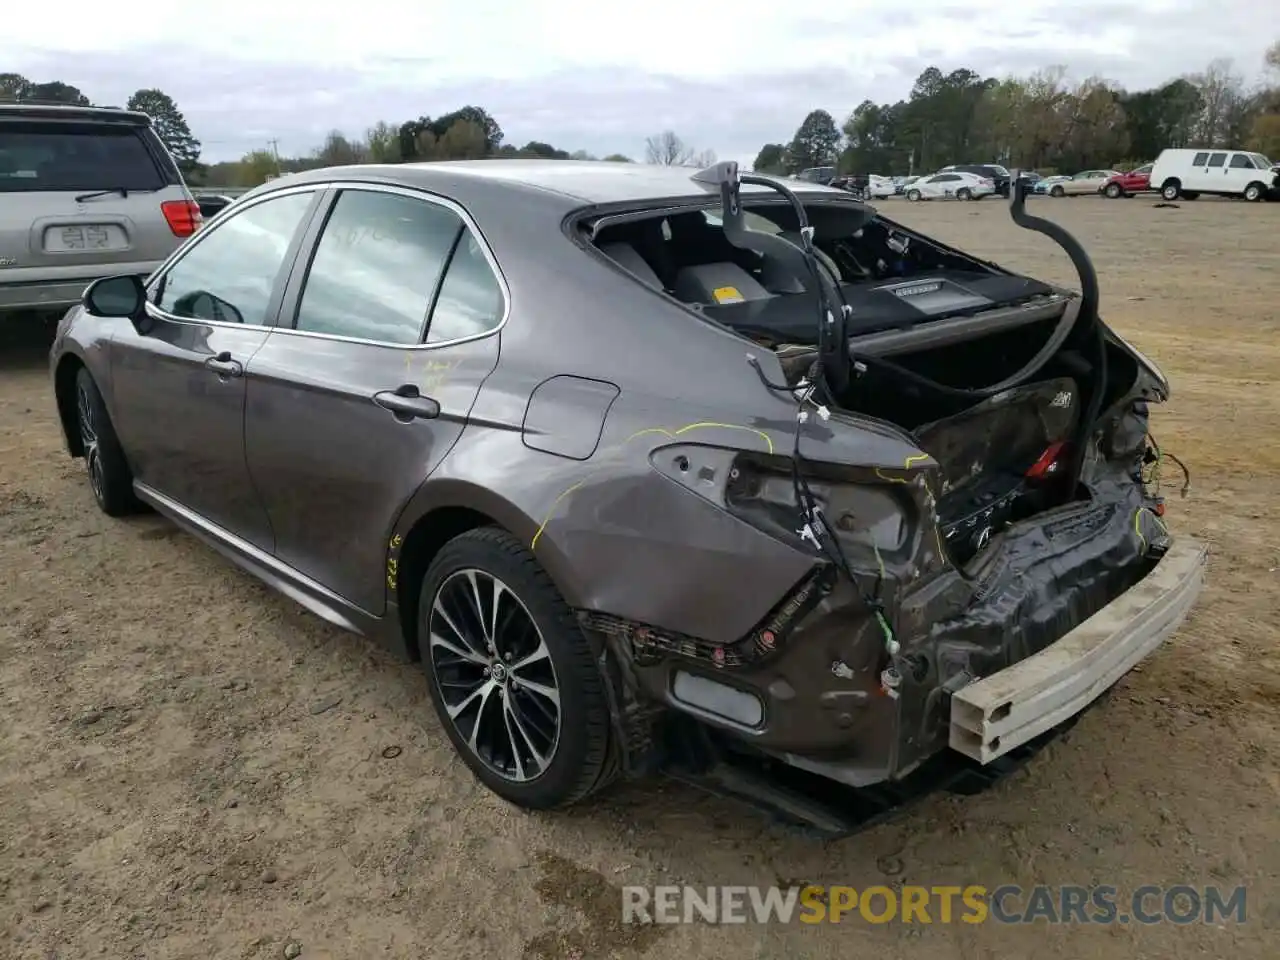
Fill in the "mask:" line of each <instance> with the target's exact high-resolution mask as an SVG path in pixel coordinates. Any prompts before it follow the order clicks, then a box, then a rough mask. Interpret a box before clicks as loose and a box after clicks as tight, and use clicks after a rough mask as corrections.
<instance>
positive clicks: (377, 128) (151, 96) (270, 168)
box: [0, 73, 715, 187]
mask: <svg viewBox="0 0 1280 960" xmlns="http://www.w3.org/2000/svg"><path fill="white" fill-rule="evenodd" d="M3 100H11V101H28V102H30V101H39V102H44V103H65V104H70V105H73V106H85V107H87V106H92V105H93V104H92V102H91V101H90V99H89V97H87V96H86V95H85V94H84V93H83V92H82V91H80V90H79V89H78V88H77V87H74V86H72V85H70V84H67V83H63V82H61V81H50V82H47V83H37V82H35V81H32V80H29V79H28V78H26V77H24V76H22V75H21V74H17V73H2V74H0V101H3ZM126 106H127V108H128V109H130V110H140V111H142V112H143V113H146V114H148V115H149V116H150V117H151V119H152V123H153V125H154V127H155V130H156V133H157V134H158V135H159V137H160V139H161V140H162V141H164V143H165V146H167V147H168V148H169V152H170V153H172V154H173V156H174V159H175V160H176V161H177V163H178V167H179V169H181V170H182V172H183V175H184V177H185V178H186V179H187V181H188V182H189V183H191V184H193V185H197V186H221V187H254V186H257V185H258V184H260V183H264V182H266V181H267V180H268V179H270V178H271V177H274V176H280V175H282V174H286V173H298V172H301V171H303V170H312V169H316V168H319V167H328V166H335V165H339V164H350V163H412V162H420V161H425V160H478V159H487V158H516V159H538V160H596V159H603V160H611V161H616V162H620V163H631V162H633V161H632V160H631V158H630V157H627V156H624V155H623V154H620V153H614V154H610V155H608V156H606V157H603V158H598V157H595V156H592V155H591V154H589V153H587V152H586V151H585V150H575V151H573V152H570V151H568V150H562V149H560V148H558V147H554V146H552V145H551V144H549V143H545V142H543V141H541V140H530V141H529V142H528V143H526V144H525V145H524V146H522V147H517V146H515V145H514V144H510V143H505V142H504V139H505V135H504V134H503V131H502V127H501V126H500V125H499V124H498V121H497V120H495V119H494V118H493V117H492V116H491V115H490V114H489V113H488V111H486V110H484V109H483V108H482V107H476V106H465V107H461V108H460V109H457V110H454V111H452V112H450V113H445V114H442V115H441V116H438V117H435V118H432V117H429V116H420V117H418V118H417V119H414V120H406V121H404V122H402V123H398V124H397V123H389V122H386V121H381V122H379V123H376V124H374V125H373V126H372V127H370V128H369V129H368V130H366V131H365V133H364V136H362V137H349V136H347V135H346V134H345V133H343V132H342V131H341V130H331V131H330V132H329V133H328V134H327V135H326V136H325V138H324V142H323V143H321V144H320V145H319V146H318V147H316V148H315V149H313V150H311V151H310V152H308V153H306V154H305V155H302V156H294V157H290V156H280V155H279V154H278V153H277V152H276V151H275V150H268V149H266V146H265V144H264V147H263V149H260V150H252V151H250V152H249V153H246V154H245V155H244V156H242V157H241V158H240V159H239V160H230V161H222V162H219V163H212V164H203V163H201V162H200V153H201V144H200V141H199V140H197V139H196V138H195V137H194V136H192V134H191V130H190V128H189V127H188V125H187V121H186V119H185V118H184V117H183V115H182V111H180V110H179V109H178V106H177V104H176V103H175V102H174V101H173V98H172V97H170V96H168V95H167V94H165V93H164V92H163V91H161V90H157V89H147V90H139V91H137V92H136V93H134V94H133V96H131V97H130V98H129V101H128V103H127V104H126ZM645 161H646V162H647V163H659V164H671V165H682V166H692V165H698V166H707V165H709V164H712V163H714V162H715V153H713V152H712V151H710V150H701V151H700V150H696V149H695V148H693V147H692V146H690V145H689V144H687V143H685V141H684V140H682V139H681V138H680V137H679V136H678V135H677V134H676V133H675V132H674V131H671V130H664V131H662V132H661V133H657V134H654V135H653V136H651V137H648V138H647V139H646V141H645Z"/></svg>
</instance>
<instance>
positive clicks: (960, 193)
mask: <svg viewBox="0 0 1280 960" xmlns="http://www.w3.org/2000/svg"><path fill="white" fill-rule="evenodd" d="M956 199H957V200H972V199H973V194H972V193H971V192H970V191H969V188H968V187H961V188H960V189H959V190H957V191H956Z"/></svg>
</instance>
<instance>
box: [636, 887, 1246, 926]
mask: <svg viewBox="0 0 1280 960" xmlns="http://www.w3.org/2000/svg"><path fill="white" fill-rule="evenodd" d="M1245 899H1246V898H1245V888H1244V887H1233V888H1222V887H1214V886H1206V887H1195V886H1190V885H1187V884H1177V885H1173V886H1157V885H1154V884H1149V885H1143V886H1139V887H1136V888H1134V889H1133V890H1132V891H1131V892H1128V893H1124V892H1121V891H1120V889H1119V888H1118V887H1114V886H1107V885H1099V886H1075V885H1063V886H1034V887H1026V888H1024V887H1020V886H1016V885H1012V884H1005V885H1001V886H997V887H986V886H981V885H976V884H974V885H970V886H966V887H960V886H928V887H926V886H911V885H907V886H903V887H902V888H901V889H894V888H891V887H886V886H871V887H864V888H857V887H844V886H830V887H822V886H806V887H753V886H718V887H716V886H713V887H690V886H684V887H681V886H658V887H636V886H631V887H623V888H622V922H623V923H697V922H702V923H761V924H764V923H783V924H786V923H793V922H799V923H841V922H861V923H921V924H935V923H940V924H949V923H968V924H976V923H992V922H994V923H1048V924H1114V923H1120V924H1128V923H1137V924H1155V923H1173V924H1188V923H1213V924H1217V923H1228V922H1230V923H1244V922H1245Z"/></svg>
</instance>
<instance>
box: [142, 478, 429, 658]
mask: <svg viewBox="0 0 1280 960" xmlns="http://www.w3.org/2000/svg"><path fill="white" fill-rule="evenodd" d="M133 490H134V493H136V494H137V495H138V499H140V500H142V501H144V502H145V503H147V504H149V505H150V506H152V507H154V508H155V509H156V511H157V512H158V513H160V514H161V515H162V516H164V517H166V518H168V519H169V520H172V521H173V522H174V523H175V524H177V525H178V526H179V527H181V528H182V529H183V530H185V531H186V532H187V533H190V534H192V535H194V536H196V537H198V538H199V539H201V540H203V541H204V542H205V543H207V544H208V545H209V546H211V547H212V548H213V549H214V550H216V551H218V553H220V554H222V555H223V556H224V557H226V558H227V559H228V560H230V561H231V562H232V563H234V564H235V565H236V566H237V567H239V568H240V569H242V570H244V571H246V572H248V573H251V574H253V575H254V576H255V577H257V578H258V579H259V580H261V581H263V582H264V583H266V584H267V585H268V586H270V587H272V588H274V589H275V590H278V591H279V592H280V593H282V594H284V595H285V596H286V597H288V598H289V599H290V600H293V601H295V602H296V603H299V604H301V605H302V606H303V607H305V608H306V609H307V610H309V611H310V612H311V613H314V614H315V615H316V616H317V617H320V618H321V619H322V620H326V621H328V622H329V623H331V624H333V625H334V626H336V627H341V628H342V629H343V630H349V631H351V632H352V633H358V634H360V635H361V636H365V637H368V638H369V639H371V640H373V641H375V642H376V643H379V644H381V645H382V646H384V647H386V648H387V649H388V650H389V651H390V652H392V653H393V654H395V655H396V656H398V657H399V658H400V659H402V660H409V659H410V657H409V652H408V649H407V647H406V645H405V642H404V638H403V636H402V635H401V632H400V628H399V623H400V619H399V616H398V611H397V609H396V608H395V606H394V605H390V606H389V607H388V609H387V613H386V614H385V615H384V616H381V617H379V616H376V615H374V614H372V613H369V612H368V611H367V610H362V609H361V608H360V607H357V606H355V605H354V604H351V603H349V602H347V601H346V600H344V599H342V597H340V596H338V595H337V594H336V593H334V592H333V591H332V590H329V589H328V588H327V587H325V586H323V585H322V584H319V583H317V582H316V581H314V580H312V579H310V578H309V577H305V576H303V575H302V574H301V573H299V572H298V571H297V570H294V569H293V568H292V567H291V566H289V565H288V564H286V563H282V562H281V561H280V560H277V559H276V558H275V557H273V556H271V555H270V554H269V553H266V552H265V551H263V550H261V549H259V548H258V547H255V546H254V545H253V544H251V543H249V542H248V541H246V540H243V539H241V538H240V537H237V536H236V535H235V534H233V533H230V532H228V531H226V530H224V529H223V528H222V527H220V526H218V525H217V524H215V523H211V522H210V521H208V520H206V519H205V518H204V517H202V516H200V514H198V513H196V512H194V511H193V510H190V509H188V508H187V507H184V506H183V505H182V504H180V503H178V502H177V501H176V500H172V499H170V498H169V497H166V496H165V495H164V494H162V493H160V492H159V491H157V490H154V489H152V488H151V487H148V486H147V485H146V484H144V483H139V482H138V481H136V480H135V481H134V484H133Z"/></svg>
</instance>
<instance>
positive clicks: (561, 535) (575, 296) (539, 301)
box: [398, 197, 919, 641]
mask: <svg viewBox="0 0 1280 960" xmlns="http://www.w3.org/2000/svg"><path fill="white" fill-rule="evenodd" d="M463 202H464V205H466V206H467V207H468V209H470V210H471V212H472V214H473V216H475V217H476V219H477V220H478V222H479V223H480V225H481V228H482V229H483V230H484V231H485V234H486V237H487V238H488V239H489V241H490V244H491V245H492V247H493V250H494V253H495V256H496V257H497V259H498V262H499V263H500V264H501V266H502V269H503V272H504V274H505V275H506V277H507V281H508V284H509V285H510V288H511V292H512V312H511V316H510V319H509V320H508V322H507V325H506V327H505V328H504V329H503V331H502V333H501V337H502V340H501V356H500V360H499V363H498V366H497V368H496V369H495V371H494V372H493V374H492V375H491V376H490V377H489V378H488V380H486V382H485V384H484V386H483V388H482V389H481V391H480V395H479V397H478V398H477V400H476V404H475V406H474V407H473V408H472V413H471V418H470V422H469V425H468V427H467V429H466V430H465V431H464V432H463V435H462V437H461V439H460V440H459V441H458V443H457V445H456V446H455V447H454V448H453V449H452V450H451V451H450V453H449V455H448V457H447V458H446V459H445V461H444V463H443V464H441V466H440V468H439V469H438V470H437V471H436V473H435V474H434V475H433V476H432V477H431V478H430V479H429V480H428V481H427V482H426V483H425V484H424V485H423V487H422V488H421V489H420V490H419V492H418V494H417V495H416V496H415V497H414V499H413V501H412V502H411V503H410V505H409V508H408V509H407V510H406V511H405V513H404V515H403V517H402V520H401V523H400V524H399V525H398V528H399V530H400V531H402V532H403V531H406V530H407V529H409V528H410V527H411V526H412V525H413V523H414V522H415V520H416V519H417V518H418V517H421V516H423V515H424V514H426V513H427V512H429V511H430V510H432V509H438V508H439V507H442V506H466V507H470V508H471V509H475V510H480V511H481V512H484V513H486V514H487V515H489V516H491V517H493V518H494V519H495V520H498V521H499V522H501V523H503V525H504V526H506V527H507V528H508V529H509V530H511V531H512V532H513V533H514V534H515V535H516V536H518V537H519V538H520V539H521V540H523V541H524V542H525V543H526V544H527V545H528V546H529V547H530V548H531V549H532V550H533V552H534V555H535V556H536V557H537V558H538V560H539V561H540V562H541V563H542V564H543V566H544V567H545V568H546V569H547V571H548V573H549V575H550V576H551V577H552V579H553V580H554V581H555V582H556V584H557V586H558V587H559V589H560V590H561V592H562V593H563V594H564V596H565V598H566V600H567V601H568V602H569V603H570V604H571V605H573V606H575V607H580V608H585V609H591V610H599V611H604V612H609V613H613V614H615V615H618V616H624V617H628V618H630V619H634V620H638V621H641V622H645V623H649V624H652V625H654V626H659V627H664V628H666V629H668V630H674V631H678V632H681V633H688V634H692V635H696V636H700V637H703V638H706V639H711V640H724V641H728V640H734V639H738V638H739V637H741V636H742V635H744V634H745V633H747V632H748V630H749V629H750V628H751V627H752V626H754V624H755V623H756V622H758V621H759V620H760V619H761V618H762V617H763V616H764V614H765V613H766V612H767V611H768V610H769V608H770V607H772V606H773V605H774V604H775V603H776V602H777V601H778V600H779V599H780V598H781V596H782V594H783V593H785V591H786V590H787V589H789V588H790V587H792V586H793V585H794V584H795V583H796V581H798V580H799V579H800V578H801V577H802V576H803V575H804V573H805V572H806V571H807V570H808V569H810V567H811V566H812V564H813V561H814V557H813V555H812V554H810V553H808V552H807V551H799V550H796V549H793V548H792V547H791V546H789V545H787V544H784V543H783V542H781V541H779V540H777V539H775V538H773V537H772V536H770V535H767V534H765V533H762V532H761V531H759V530H757V529H755V528H754V527H752V526H751V525H749V524H747V523H744V522H743V521H740V520H738V519H737V518H735V517H733V516H731V515H730V514H729V513H728V512H727V511H726V510H725V509H724V506H723V503H722V499H721V491H722V489H723V484H724V482H725V481H726V479H727V472H728V465H729V460H730V459H731V457H732V455H733V453H734V452H736V451H738V450H748V451H756V452H759V453H763V454H768V453H774V454H782V453H786V452H789V451H790V449H791V445H792V443H793V439H794V427H795V413H796V409H795V403H794V401H793V400H790V399H789V398H787V399H783V398H780V397H779V396H778V395H777V394H775V393H773V392H771V391H770V390H768V389H767V388H766V387H765V386H764V385H763V384H762V383H761V382H760V379H759V377H758V376H757V375H756V373H755V372H754V371H753V370H752V368H751V366H750V365H749V364H748V363H747V357H748V356H749V355H750V356H754V357H756V358H757V359H758V361H759V362H760V365H761V367H762V369H763V370H764V371H765V373H766V375H767V376H768V377H769V378H770V379H772V380H773V381H774V382H777V381H780V380H781V379H782V372H781V369H780V367H779V365H778V362H777V359H776V357H775V356H774V355H773V354H772V352H771V351H769V350H767V349H764V348H761V347H757V346H755V345H754V344H751V343H748V342H747V341H745V340H743V339H741V338H740V337H737V336H735V335H733V334H731V333H728V332H727V331H724V330H722V329H719V328H716V327H714V326H712V325H711V324H709V323H707V322H705V321H701V320H699V319H698V318H697V317H695V316H693V315H691V314H690V313H689V312H688V311H686V310H684V309H683V308H681V307H679V306H676V305H675V304H674V303H672V302H670V301H668V300H666V299H665V298H663V297H661V296H659V295H657V294H655V293H653V292H652V291H651V290H649V289H648V288H646V287H644V286H642V285H641V284H640V283H639V282H638V281H636V280H634V279H633V278H631V277H630V276H629V275H627V274H625V273H623V272H622V271H621V270H620V269H617V268H615V267H614V266H612V265H611V264H610V263H608V262H606V261H604V260H603V258H597V257H596V256H594V255H593V254H591V253H588V252H586V251H584V250H583V249H581V248H580V247H578V246H577V245H576V244H575V243H574V242H573V241H572V240H570V239H569V237H568V236H566V235H565V234H564V233H563V232H561V231H560V230H558V229H552V230H549V229H548V223H547V218H548V217H550V216H552V213H551V211H550V210H548V209H540V206H541V205H540V204H539V203H538V202H537V201H536V200H533V199H530V200H527V201H526V206H524V207H523V208H521V207H516V206H513V205H507V206H505V208H502V209H498V208H488V207H486V205H485V198H483V197H477V198H476V199H475V200H474V201H471V202H468V201H467V200H466V199H464V200H463ZM548 206H549V204H548ZM559 219H560V217H559V216H556V217H555V219H554V220H552V225H553V226H557V227H558V225H559V223H558V222H559ZM549 277H552V278H555V279H554V282H548V278H549ZM815 322H816V319H815ZM555 376H575V377H582V378H589V379H591V380H593V381H597V382H602V383H607V384H612V385H614V386H616V388H617V396H616V399H615V400H614V401H613V402H612V404H611V405H609V406H608V413H607V417H606V418H605V420H604V423H603V425H602V429H601V433H600V439H599V443H598V446H597V447H596V449H595V451H594V453H592V454H591V456H590V457H589V458H588V459H585V460H583V459H575V458H574V457H571V456H559V455H556V454H555V453H550V452H546V448H547V447H548V446H552V447H553V446H554V445H549V444H541V443H540V444H538V446H541V447H543V448H544V449H534V448H533V447H531V446H530V445H529V444H528V443H527V442H526V439H527V437H526V435H525V433H524V430H525V417H526V411H527V409H528V403H529V397H530V395H531V394H532V392H533V391H534V389H535V387H537V386H538V384H540V383H543V382H544V381H546V380H547V379H548V378H551V377H555ZM804 443H805V445H806V446H807V447H808V449H809V450H810V452H811V454H812V455H815V456H824V457H835V458H836V459H839V460H843V461H845V462H862V463H868V464H872V465H880V466H884V467H887V468H897V469H901V468H902V465H903V462H904V460H905V459H906V458H908V457H910V456H912V455H913V454H918V453H919V451H918V450H916V449H915V447H914V446H913V445H912V444H911V443H910V442H909V441H908V440H907V439H906V438H905V437H904V436H903V435H902V434H901V433H899V432H897V431H895V430H893V429H891V428H888V427H884V426H876V425H868V426H866V427H865V428H863V429H848V428H840V429H833V427H831V426H827V425H823V424H814V425H811V426H810V428H809V435H808V437H807V439H806V440H805V441H804ZM677 447H679V449H676V448H677ZM820 451H821V452H820ZM681 456H684V457H685V458H686V459H687V460H688V461H689V465H688V469H686V470H683V471H682V470H680V469H679V468H678V467H677V466H676V462H677V460H678V459H679V458H680V457H681Z"/></svg>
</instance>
